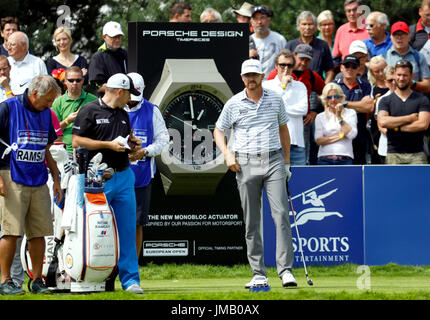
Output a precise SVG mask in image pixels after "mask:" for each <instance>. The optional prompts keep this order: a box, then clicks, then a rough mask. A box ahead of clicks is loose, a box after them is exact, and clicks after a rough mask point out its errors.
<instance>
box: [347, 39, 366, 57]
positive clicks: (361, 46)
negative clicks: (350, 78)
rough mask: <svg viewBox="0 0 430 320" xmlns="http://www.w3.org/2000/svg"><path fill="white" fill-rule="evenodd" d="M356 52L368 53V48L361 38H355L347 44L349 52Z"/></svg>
mask: <svg viewBox="0 0 430 320" xmlns="http://www.w3.org/2000/svg"><path fill="white" fill-rule="evenodd" d="M357 52H360V53H364V54H368V53H369V50H367V46H366V44H365V43H364V42H363V41H361V40H355V41H353V42H351V44H350V46H349V54H354V53H357Z"/></svg>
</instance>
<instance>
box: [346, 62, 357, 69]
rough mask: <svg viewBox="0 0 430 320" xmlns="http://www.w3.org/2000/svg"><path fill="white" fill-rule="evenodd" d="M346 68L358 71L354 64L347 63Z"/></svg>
mask: <svg viewBox="0 0 430 320" xmlns="http://www.w3.org/2000/svg"><path fill="white" fill-rule="evenodd" d="M344 66H345V68H347V69H348V68H352V69H358V66H357V65H356V64H352V63H347V64H344Z"/></svg>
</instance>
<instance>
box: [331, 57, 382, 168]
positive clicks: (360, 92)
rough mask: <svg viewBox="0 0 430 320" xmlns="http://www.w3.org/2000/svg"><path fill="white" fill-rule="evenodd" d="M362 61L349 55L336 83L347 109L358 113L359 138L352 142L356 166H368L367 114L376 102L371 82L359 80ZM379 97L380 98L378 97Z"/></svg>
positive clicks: (344, 61) (344, 60)
mask: <svg viewBox="0 0 430 320" xmlns="http://www.w3.org/2000/svg"><path fill="white" fill-rule="evenodd" d="M359 67H360V59H358V58H357V57H356V56H355V55H352V54H351V55H347V56H346V57H345V59H343V61H342V64H341V66H340V71H341V73H342V75H341V77H340V78H339V79H337V80H335V81H334V82H335V83H337V84H338V85H340V87H341V88H342V90H343V92H344V94H345V107H346V108H351V109H354V110H355V111H356V112H357V136H356V138H355V139H354V140H353V141H352V147H353V151H354V164H361V165H362V164H366V154H367V134H368V133H367V130H366V122H367V113H371V112H373V110H374V100H373V99H372V98H371V97H370V92H371V86H370V84H369V82H367V81H363V80H361V79H359V78H358V72H359ZM378 97H379V96H378Z"/></svg>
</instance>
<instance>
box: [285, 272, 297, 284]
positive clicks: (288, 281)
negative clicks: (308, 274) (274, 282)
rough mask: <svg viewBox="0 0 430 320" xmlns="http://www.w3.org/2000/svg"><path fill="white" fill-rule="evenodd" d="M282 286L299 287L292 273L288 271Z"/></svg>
mask: <svg viewBox="0 0 430 320" xmlns="http://www.w3.org/2000/svg"><path fill="white" fill-rule="evenodd" d="M282 286H284V287H297V281H296V279H294V276H293V274H292V273H291V272H289V271H287V272H285V273H284V274H283V275H282Z"/></svg>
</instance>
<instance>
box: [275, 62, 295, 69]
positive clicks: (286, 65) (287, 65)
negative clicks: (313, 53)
mask: <svg viewBox="0 0 430 320" xmlns="http://www.w3.org/2000/svg"><path fill="white" fill-rule="evenodd" d="M278 66H280V67H282V68H285V67H288V68H290V69H291V68H292V67H294V64H292V63H278Z"/></svg>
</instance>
